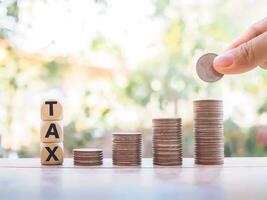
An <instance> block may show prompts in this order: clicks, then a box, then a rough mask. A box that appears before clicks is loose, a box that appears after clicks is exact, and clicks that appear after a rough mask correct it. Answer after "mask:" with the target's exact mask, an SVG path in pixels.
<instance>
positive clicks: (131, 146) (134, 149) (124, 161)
mask: <svg viewBox="0 0 267 200" xmlns="http://www.w3.org/2000/svg"><path fill="white" fill-rule="evenodd" d="M112 136H113V138H112V160H113V165H119V166H137V165H141V163H142V134H141V133H129V132H117V133H113V134H112Z"/></svg>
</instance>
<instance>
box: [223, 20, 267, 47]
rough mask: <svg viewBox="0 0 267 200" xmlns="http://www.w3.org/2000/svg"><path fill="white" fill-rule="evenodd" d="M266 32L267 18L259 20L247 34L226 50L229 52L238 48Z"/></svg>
mask: <svg viewBox="0 0 267 200" xmlns="http://www.w3.org/2000/svg"><path fill="white" fill-rule="evenodd" d="M266 31H267V17H265V18H263V19H261V20H260V21H258V22H256V23H255V24H253V25H252V26H251V27H250V28H249V30H248V31H247V33H245V34H244V35H243V36H241V37H240V38H238V39H237V40H236V41H235V42H233V43H232V44H231V45H230V46H229V47H228V48H227V49H226V50H230V49H233V48H236V47H238V46H240V45H241V44H243V43H245V42H248V41H250V40H252V39H253V38H255V37H257V36H258V35H261V34H262V33H264V32H266Z"/></svg>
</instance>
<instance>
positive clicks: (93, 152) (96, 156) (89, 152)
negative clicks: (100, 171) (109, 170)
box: [73, 148, 103, 166]
mask: <svg viewBox="0 0 267 200" xmlns="http://www.w3.org/2000/svg"><path fill="white" fill-rule="evenodd" d="M73 155H74V165H80V166H96V165H102V164H103V151H102V149H94V148H83V149H73Z"/></svg>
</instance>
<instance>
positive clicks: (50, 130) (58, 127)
mask: <svg viewBox="0 0 267 200" xmlns="http://www.w3.org/2000/svg"><path fill="white" fill-rule="evenodd" d="M40 128H41V131H40V132H41V134H40V136H41V137H40V139H41V142H48V143H50V142H52V143H53V142H63V127H62V123H61V121H42V122H41V127H40Z"/></svg>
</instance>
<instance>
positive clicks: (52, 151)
mask: <svg viewBox="0 0 267 200" xmlns="http://www.w3.org/2000/svg"><path fill="white" fill-rule="evenodd" d="M57 148H58V147H55V148H54V149H53V150H51V149H50V147H45V149H46V150H47V151H48V153H49V156H48V157H47V159H46V161H49V160H50V159H51V158H52V157H53V159H54V160H55V161H58V158H57V157H56V155H55V152H56V151H57Z"/></svg>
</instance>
